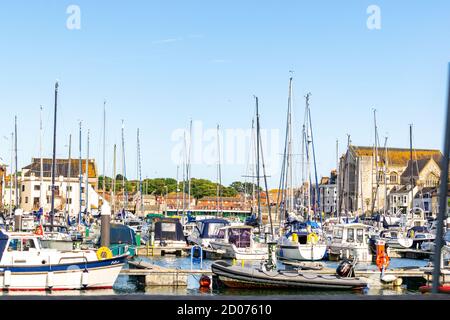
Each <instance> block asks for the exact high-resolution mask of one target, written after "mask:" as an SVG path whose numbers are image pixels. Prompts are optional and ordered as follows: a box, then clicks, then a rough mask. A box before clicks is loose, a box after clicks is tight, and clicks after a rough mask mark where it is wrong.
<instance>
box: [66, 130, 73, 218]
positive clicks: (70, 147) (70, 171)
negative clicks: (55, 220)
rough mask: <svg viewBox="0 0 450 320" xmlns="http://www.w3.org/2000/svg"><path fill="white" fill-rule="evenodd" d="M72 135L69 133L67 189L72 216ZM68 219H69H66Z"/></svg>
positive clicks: (68, 208)
mask: <svg viewBox="0 0 450 320" xmlns="http://www.w3.org/2000/svg"><path fill="white" fill-rule="evenodd" d="M71 152H72V135H71V134H69V164H68V166H67V186H66V187H67V190H66V199H67V200H66V201H67V207H66V208H67V216H68V217H70V201H71V199H70V191H72V190H71V186H70V179H71V178H72V153H71ZM66 221H67V219H66Z"/></svg>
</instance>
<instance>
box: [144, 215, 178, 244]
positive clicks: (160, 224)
mask: <svg viewBox="0 0 450 320" xmlns="http://www.w3.org/2000/svg"><path fill="white" fill-rule="evenodd" d="M153 224H154V226H153V228H152V230H153V232H152V233H153V235H152V238H153V239H152V240H153V241H152V243H155V244H160V245H168V244H178V245H185V244H186V238H185V236H184V233H183V226H182V225H181V222H180V220H179V219H176V218H156V219H155V220H154V221H153Z"/></svg>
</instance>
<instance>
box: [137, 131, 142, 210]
mask: <svg viewBox="0 0 450 320" xmlns="http://www.w3.org/2000/svg"><path fill="white" fill-rule="evenodd" d="M137 156H138V157H137V159H138V165H137V168H138V175H139V177H138V178H139V199H140V203H139V204H140V210H141V212H144V200H143V197H142V172H141V145H140V141H139V128H138V129H137Z"/></svg>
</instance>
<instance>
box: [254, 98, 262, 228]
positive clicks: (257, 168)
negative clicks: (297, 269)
mask: <svg viewBox="0 0 450 320" xmlns="http://www.w3.org/2000/svg"><path fill="white" fill-rule="evenodd" d="M255 103H256V189H257V192H258V193H257V201H258V227H259V234H260V235H261V225H262V215H261V192H260V189H259V188H260V187H259V152H260V147H259V143H260V139H259V135H260V131H259V110H258V97H256V96H255Z"/></svg>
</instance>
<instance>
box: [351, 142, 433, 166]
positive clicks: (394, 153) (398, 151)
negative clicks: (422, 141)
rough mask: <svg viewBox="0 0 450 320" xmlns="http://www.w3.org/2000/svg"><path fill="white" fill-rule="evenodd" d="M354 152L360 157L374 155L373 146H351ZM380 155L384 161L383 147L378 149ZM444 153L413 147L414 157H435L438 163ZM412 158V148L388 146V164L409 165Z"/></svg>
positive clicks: (418, 158)
mask: <svg viewBox="0 0 450 320" xmlns="http://www.w3.org/2000/svg"><path fill="white" fill-rule="evenodd" d="M350 147H351V149H352V150H353V152H354V153H355V154H356V155H357V156H360V157H364V156H365V157H373V147H364V146H350ZM378 156H379V157H380V159H381V161H382V162H384V160H385V159H384V158H385V151H384V149H383V148H379V149H378ZM441 157H442V153H441V151H439V150H432V149H413V158H414V159H417V160H420V159H430V158H433V159H434V160H435V161H436V162H437V163H439V162H440V159H441ZM409 159H410V150H409V149H407V148H387V160H388V164H391V165H396V166H407V164H408V161H409Z"/></svg>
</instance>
